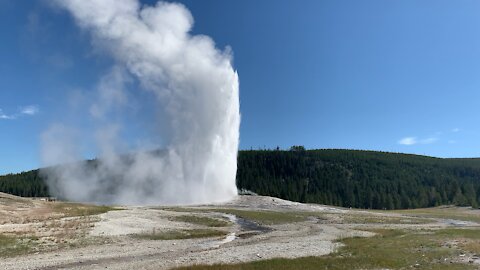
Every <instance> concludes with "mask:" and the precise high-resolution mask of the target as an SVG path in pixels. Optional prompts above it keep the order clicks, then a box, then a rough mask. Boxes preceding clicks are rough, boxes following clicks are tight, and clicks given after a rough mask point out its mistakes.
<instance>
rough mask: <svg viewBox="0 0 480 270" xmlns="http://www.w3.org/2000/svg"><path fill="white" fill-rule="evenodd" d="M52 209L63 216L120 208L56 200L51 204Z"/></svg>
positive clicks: (90, 213)
mask: <svg viewBox="0 0 480 270" xmlns="http://www.w3.org/2000/svg"><path fill="white" fill-rule="evenodd" d="M53 210H54V211H55V212H58V213H62V214H63V215H64V216H65V217H81V216H91V215H99V214H103V213H106V212H108V211H113V210H120V209H119V208H115V207H111V206H104V205H93V204H81V203H67V202H57V203H55V204H53Z"/></svg>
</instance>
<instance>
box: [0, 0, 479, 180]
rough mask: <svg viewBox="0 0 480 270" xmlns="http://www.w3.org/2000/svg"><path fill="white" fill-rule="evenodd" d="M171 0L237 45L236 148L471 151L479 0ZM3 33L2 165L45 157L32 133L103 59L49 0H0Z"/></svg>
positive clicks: (30, 163)
mask: <svg viewBox="0 0 480 270" xmlns="http://www.w3.org/2000/svg"><path fill="white" fill-rule="evenodd" d="M154 2H155V1H145V3H150V4H151V3H154ZM180 2H182V3H184V4H185V5H186V7H187V8H188V9H190V11H191V12H192V14H193V16H194V19H195V25H194V28H193V33H194V34H206V35H208V36H211V37H212V38H213V39H214V40H215V41H216V43H217V46H218V47H220V48H225V46H231V47H232V48H233V52H234V66H235V68H236V69H237V70H238V73H239V76H240V100H241V113H242V124H241V135H240V138H241V143H240V147H241V148H242V149H250V148H254V149H257V148H259V147H260V148H263V147H267V148H273V147H276V146H280V147H281V148H288V147H290V146H291V145H304V146H305V147H307V148H348V149H368V150H380V151H392V152H406V153H415V154H425V155H431V156H437V157H480V140H479V139H480V125H478V118H479V116H480V104H479V103H480V91H479V90H480V16H478V11H479V10H480V2H479V1H467V0H462V1H453V0H452V1H441V0H431V1H414V0H412V1H410V0H402V1H383V0H377V1H358V0H350V1H347V0H340V1H339V0H324V1H316V0H310V1H309V0H304V1H277V0H275V1H274V0H262V1H257V0H242V1H224V0H206V1H196V0H191V1H180ZM0 34H1V35H2V37H1V39H0V40H1V42H0V59H1V61H0V110H1V111H0V174H3V173H8V172H18V171H22V170H28V169H33V168H36V167H38V166H40V165H41V163H40V154H39V147H40V138H39V137H40V134H41V133H42V132H43V131H44V130H45V128H46V126H48V125H49V124H50V123H52V122H54V121H57V120H58V119H62V120H65V119H67V120H68V118H69V117H70V116H69V115H68V113H66V110H65V108H66V107H68V106H69V103H68V100H69V98H71V97H72V93H75V92H76V91H86V92H88V91H89V89H92V88H93V87H94V85H96V84H97V83H98V80H99V77H100V75H101V74H104V73H105V70H107V69H108V68H109V67H110V66H111V62H110V61H111V60H110V59H109V58H108V57H106V56H103V55H102V54H100V53H98V52H97V51H95V49H94V47H93V46H92V45H91V41H90V38H89V36H88V34H87V33H85V32H82V31H81V30H79V29H78V27H76V26H75V24H74V23H73V21H72V20H71V18H70V17H69V15H68V14H66V13H65V12H62V11H60V10H58V9H55V8H54V7H52V6H51V5H49V4H48V1H42V0H38V1H14V0H0ZM85 128H88V126H85ZM138 129H140V130H141V126H139V127H138ZM138 129H137V130H138Z"/></svg>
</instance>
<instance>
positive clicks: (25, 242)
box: [0, 234, 35, 257]
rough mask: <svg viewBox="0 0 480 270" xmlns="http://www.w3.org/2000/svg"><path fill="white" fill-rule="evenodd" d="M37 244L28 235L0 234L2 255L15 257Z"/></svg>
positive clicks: (0, 252) (0, 255) (0, 253)
mask: <svg viewBox="0 0 480 270" xmlns="http://www.w3.org/2000/svg"><path fill="white" fill-rule="evenodd" d="M34 245H35V244H34V243H33V242H32V239H30V238H28V237H15V236H9V235H3V234H0V257H13V256H18V255H23V254H26V253H28V252H29V251H30V250H31V249H32V248H33V246H34Z"/></svg>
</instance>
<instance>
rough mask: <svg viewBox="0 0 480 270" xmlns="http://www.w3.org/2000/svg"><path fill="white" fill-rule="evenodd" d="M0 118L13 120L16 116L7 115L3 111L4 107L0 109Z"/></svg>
mask: <svg viewBox="0 0 480 270" xmlns="http://www.w3.org/2000/svg"><path fill="white" fill-rule="evenodd" d="M0 119H1V120H11V119H15V116H14V115H7V114H5V113H4V112H3V111H2V109H0Z"/></svg>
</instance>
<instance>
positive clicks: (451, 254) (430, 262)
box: [177, 229, 480, 270]
mask: <svg viewBox="0 0 480 270" xmlns="http://www.w3.org/2000/svg"><path fill="white" fill-rule="evenodd" d="M375 232H376V233H377V235H376V236H374V237H370V238H358V237H354V238H347V239H343V240H342V241H341V242H342V243H343V244H344V246H343V247H342V248H340V249H339V250H338V252H336V253H334V254H331V255H328V256H324V257H306V258H298V259H272V260H263V261H256V262H250V263H242V264H233V265H225V264H223V265H221V264H219V265H210V266H207V265H197V266H191V267H185V268H177V269H193V270H204V269H208V270H216V269H227V270H237V269H242V270H250V269H252V270H254V269H284V270H287V269H292V270H293V269H408V268H419V269H475V268H474V267H473V266H472V265H467V264H462V263H459V262H458V261H455V258H457V257H458V256H459V255H460V254H461V253H464V252H472V253H473V254H474V253H476V252H477V251H478V248H479V246H480V244H479V243H478V239H480V230H478V229H445V230H439V231H403V230H376V231H375ZM451 240H456V241H459V242H460V243H462V244H461V245H460V246H458V247H449V246H448V245H445V243H446V242H448V241H451ZM462 240H463V241H462ZM452 258H453V259H452Z"/></svg>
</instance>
